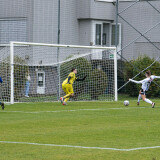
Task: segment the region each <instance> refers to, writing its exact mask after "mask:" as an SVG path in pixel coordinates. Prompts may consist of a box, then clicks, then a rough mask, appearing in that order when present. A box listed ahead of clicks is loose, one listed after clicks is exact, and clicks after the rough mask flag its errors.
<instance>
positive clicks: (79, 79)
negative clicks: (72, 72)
mask: <svg viewBox="0 0 160 160" xmlns="http://www.w3.org/2000/svg"><path fill="white" fill-rule="evenodd" d="M86 77H87V76H85V77H83V78H77V79H76V81H84V80H85V79H86Z"/></svg>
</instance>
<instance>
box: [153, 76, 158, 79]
mask: <svg viewBox="0 0 160 160" xmlns="http://www.w3.org/2000/svg"><path fill="white" fill-rule="evenodd" d="M151 77H152V76H151ZM153 77H154V78H153V79H155V78H157V79H159V78H160V76H153Z"/></svg>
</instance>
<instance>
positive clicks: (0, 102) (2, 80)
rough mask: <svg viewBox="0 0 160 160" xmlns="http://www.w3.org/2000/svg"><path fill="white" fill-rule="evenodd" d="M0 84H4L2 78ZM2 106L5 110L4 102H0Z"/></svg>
mask: <svg viewBox="0 0 160 160" xmlns="http://www.w3.org/2000/svg"><path fill="white" fill-rule="evenodd" d="M0 83H3V80H2V78H1V77H0ZM0 105H1V107H2V109H3V110H4V103H3V102H0Z"/></svg>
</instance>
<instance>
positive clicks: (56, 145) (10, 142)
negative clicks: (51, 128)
mask: <svg viewBox="0 0 160 160" xmlns="http://www.w3.org/2000/svg"><path fill="white" fill-rule="evenodd" d="M0 143H5V144H25V145H36V146H50V147H65V148H79V149H97V150H112V151H127V152H129V151H136V150H145V149H156V148H160V146H152V147H139V148H130V149H119V148H105V147H85V146H74V145H59V144H42V143H29V142H13V141H0Z"/></svg>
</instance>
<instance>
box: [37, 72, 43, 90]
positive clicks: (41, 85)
mask: <svg viewBox="0 0 160 160" xmlns="http://www.w3.org/2000/svg"><path fill="white" fill-rule="evenodd" d="M43 82H44V73H38V87H43V86H44V84H43Z"/></svg>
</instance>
